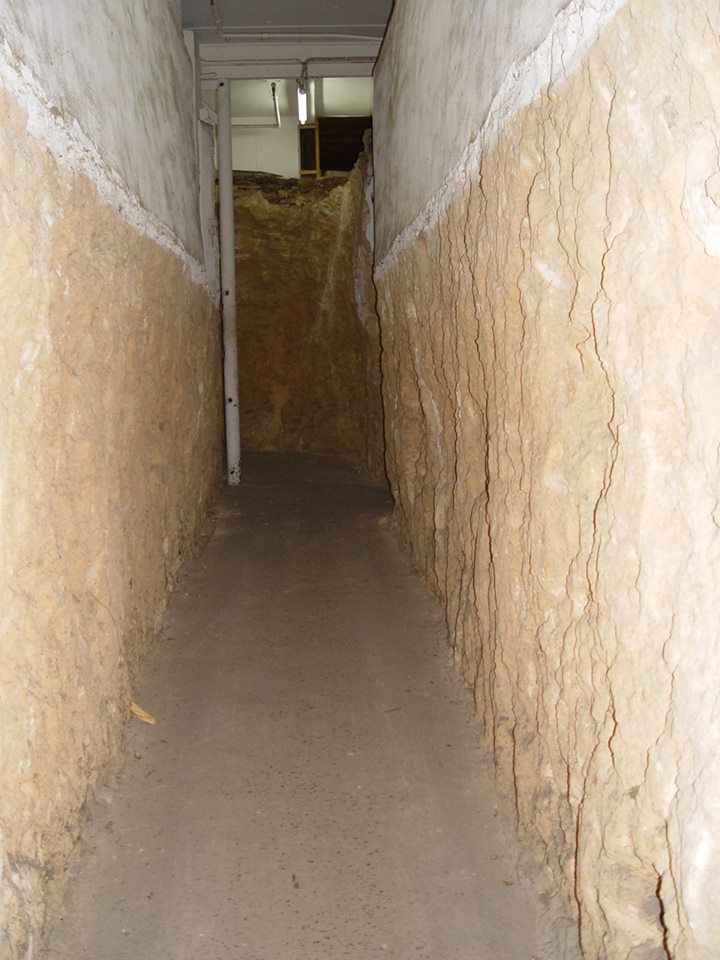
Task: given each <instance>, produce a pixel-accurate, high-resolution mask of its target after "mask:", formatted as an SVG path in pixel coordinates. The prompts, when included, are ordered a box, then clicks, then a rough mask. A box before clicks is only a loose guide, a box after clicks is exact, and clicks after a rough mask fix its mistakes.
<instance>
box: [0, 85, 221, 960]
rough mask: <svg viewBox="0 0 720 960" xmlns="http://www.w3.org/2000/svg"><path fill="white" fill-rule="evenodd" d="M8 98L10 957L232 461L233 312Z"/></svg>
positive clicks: (5, 650)
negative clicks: (223, 334)
mask: <svg viewBox="0 0 720 960" xmlns="http://www.w3.org/2000/svg"><path fill="white" fill-rule="evenodd" d="M26 124H27V118H26V115H25V113H24V111H23V110H21V109H20V107H19V106H18V105H17V104H16V102H15V101H14V100H11V99H10V98H8V97H6V96H5V95H4V94H2V93H1V92H0V237H2V242H1V243H0V314H1V315H2V317H3V329H2V347H1V349H0V378H1V380H2V400H1V402H0V437H1V438H2V440H1V455H0V522H1V524H2V540H1V546H0V611H1V613H0V616H1V617H2V656H1V657H0V729H2V751H1V752H0V838H1V843H2V847H1V850H0V855H1V856H2V861H1V863H2V875H1V879H0V955H1V956H2V957H3V960H5V958H8V960H16V958H18V960H19V958H23V960H26V958H27V957H31V956H34V955H35V953H34V951H35V949H36V948H37V946H38V936H39V931H40V929H41V927H42V923H43V911H44V906H43V903H44V894H45V892H46V881H47V880H48V879H50V878H52V877H53V876H54V874H55V872H56V870H57V868H58V867H59V866H61V865H62V861H63V858H64V856H65V854H66V853H67V851H68V850H69V848H70V847H71V845H72V842H73V838H74V835H75V830H76V825H77V817H78V812H79V810H80V808H81V806H82V804H83V802H84V800H85V797H86V794H87V791H88V789H90V790H92V789H93V787H95V786H96V785H97V783H98V775H99V771H102V770H103V769H104V768H106V766H107V765H108V764H112V763H113V761H114V759H115V757H116V751H117V748H118V746H119V741H120V736H121V732H122V728H123V726H124V724H125V722H126V719H127V717H128V713H127V710H128V701H129V696H130V691H129V680H130V677H131V675H132V670H133V666H134V665H135V664H136V663H137V661H138V658H139V655H140V653H141V651H142V649H143V647H144V645H145V644H146V642H147V640H148V639H149V638H151V637H152V636H153V634H154V633H155V632H156V631H157V629H158V627H159V624H160V619H161V616H162V613H163V610H164V607H165V602H166V597H167V594H168V591H169V589H170V587H171V586H172V585H173V582H174V580H175V577H176V575H177V574H178V571H179V570H180V567H181V566H182V563H183V561H184V560H185V559H186V558H187V557H188V555H189V554H190V553H192V552H193V550H194V549H195V547H196V545H197V543H198V539H199V537H200V535H201V533H202V527H203V524H204V522H205V519H206V515H207V510H208V507H209V505H210V503H211V501H212V499H213V497H214V495H215V492H216V489H217V486H218V483H219V479H220V470H221V448H220V440H221V423H222V392H221V386H220V382H219V372H220V369H221V363H220V356H219V329H218V317H217V311H216V310H215V308H214V307H213V305H212V303H211V300H210V298H209V296H208V294H207V292H206V291H205V289H204V288H203V287H202V286H200V285H199V284H197V283H194V282H192V281H191V279H190V278H189V276H188V273H187V272H186V269H185V268H184V267H183V264H182V262H181V260H180V259H179V258H178V257H177V256H175V255H174V254H173V253H170V252H169V251H167V250H164V249H162V248H161V247H160V246H159V245H158V244H156V243H154V242H153V241H152V240H150V239H148V238H147V237H145V236H142V235H141V234H140V233H138V232H137V231H136V230H134V229H133V228H132V227H131V226H129V225H128V224H127V222H126V221H125V220H124V219H122V217H121V216H120V215H119V213H118V211H117V210H116V209H115V208H114V207H112V206H110V205H108V204H107V203H103V202H101V200H100V199H99V196H98V192H97V188H96V186H95V184H93V183H92V182H91V181H90V180H89V179H88V178H87V177H86V176H84V175H82V174H79V173H73V172H71V171H70V170H68V169H67V168H66V167H62V166H58V164H57V163H56V162H55V160H54V159H53V158H52V156H51V155H50V153H49V152H48V150H47V149H46V147H45V145H44V144H43V143H42V142H40V141H38V140H36V139H34V138H32V137H30V136H29V135H28V133H27V129H26Z"/></svg>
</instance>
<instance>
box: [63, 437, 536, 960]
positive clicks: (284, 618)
mask: <svg viewBox="0 0 720 960" xmlns="http://www.w3.org/2000/svg"><path fill="white" fill-rule="evenodd" d="M391 508H392V504H391V501H390V499H389V496H388V494H387V493H386V491H385V490H384V489H383V488H382V487H379V486H375V485H372V484H371V483H370V482H368V481H366V480H365V479H364V478H363V476H362V475H360V474H358V473H357V472H355V471H354V470H353V469H352V468H351V467H348V466H347V465H344V464H342V463H341V462H339V461H337V460H334V459H330V458H324V457H309V456H285V455H279V454H267V455H249V456H246V458H245V462H244V479H243V483H242V485H241V487H240V488H238V489H235V490H232V491H227V492H226V493H225V494H224V495H223V497H222V499H221V502H220V505H219V510H218V518H217V524H216V528H215V533H214V536H213V537H212V539H211V541H210V542H209V544H208V545H207V547H206V549H205V550H204V552H203V554H202V555H201V556H200V557H199V558H198V559H197V560H196V561H195V562H194V563H193V564H192V565H191V567H190V569H189V570H188V573H187V575H186V577H185V579H184V580H183V582H182V584H181V585H180V587H179V588H178V590H177V591H176V592H175V595H174V597H173V600H172V602H171V605H170V609H169V611H168V615H167V617H166V622H165V628H164V631H163V634H162V637H161V638H160V640H159V641H158V642H157V644H156V645H155V646H154V648H153V649H152V651H151V653H150V655H149V656H148V658H147V659H146V661H145V663H144V666H143V671H142V675H141V676H140V677H139V678H138V682H137V684H136V687H135V690H134V696H135V699H136V701H137V702H138V703H139V704H140V705H141V706H142V707H144V708H145V709H146V710H148V711H149V712H150V713H152V714H153V715H154V716H155V717H156V719H157V723H156V724H155V725H149V724H146V723H143V722H141V721H139V720H137V719H134V720H132V721H131V724H130V726H129V728H128V732H127V735H126V741H125V761H124V766H123V768H122V770H121V772H120V774H119V776H118V777H117V779H116V781H115V782H114V783H113V784H112V785H111V786H110V787H109V788H108V789H107V790H106V791H105V792H104V793H101V795H100V796H99V798H98V799H97V800H96V801H93V803H92V804H91V805H90V808H89V809H88V811H87V817H86V822H85V826H84V830H83V834H82V838H81V841H80V843H79V845H78V848H77V851H76V854H75V856H74V858H73V862H72V864H71V868H70V870H69V876H68V878H67V881H66V883H65V894H64V901H63V902H62V903H61V904H60V905H59V907H58V909H57V916H56V920H55V922H54V924H53V925H52V927H51V930H50V934H49V936H48V942H47V949H46V956H47V957H48V958H51V960H81V958H92V960H131V958H132V960H138V958H140V957H142V958H146V960H170V958H172V960H321V958H332V960H345V958H347V960H373V958H380V957H382V958H396V960H411V958H412V960H532V958H533V957H534V956H536V955H539V944H538V943H537V932H536V919H537V914H538V906H537V904H536V903H535V902H534V901H533V899H532V894H531V893H530V892H529V889H526V888H525V886H524V885H523V884H521V883H520V882H519V881H518V878H517V876H516V873H515V864H516V851H515V850H514V848H513V847H512V845H511V843H510V842H509V841H508V839H507V837H504V836H503V828H502V820H503V817H502V816H501V815H499V814H498V800H497V797H496V795H495V791H494V785H493V776H492V768H491V766H490V764H489V762H488V759H487V756H486V754H485V753H484V748H483V746H482V742H481V741H480V739H479V734H478V728H477V724H476V721H475V720H474V718H473V713H472V705H471V700H470V697H469V695H468V694H467V692H466V691H465V690H464V688H463V687H462V685H461V683H460V682H459V680H458V679H457V678H456V677H455V675H454V674H453V672H452V670H451V668H450V667H449V664H448V648H447V640H446V631H445V628H444V625H443V623H442V619H441V616H440V613H439V610H438V608H437V606H436V604H435V603H434V601H433V600H432V598H430V597H429V596H428V594H427V592H426V589H425V587H424V585H423V584H422V582H421V581H420V579H419V578H418V576H417V575H416V574H415V572H414V571H413V569H412V567H411V564H410V561H409V559H408V558H407V557H406V556H405V555H404V553H403V552H402V550H401V548H400V546H399V545H398V542H397V539H396V535H395V533H394V531H393V529H392V523H391Z"/></svg>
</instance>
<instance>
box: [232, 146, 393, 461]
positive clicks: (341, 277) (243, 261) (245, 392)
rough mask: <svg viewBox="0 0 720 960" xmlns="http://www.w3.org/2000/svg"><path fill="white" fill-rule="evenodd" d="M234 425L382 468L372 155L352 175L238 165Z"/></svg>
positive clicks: (293, 446)
mask: <svg viewBox="0 0 720 960" xmlns="http://www.w3.org/2000/svg"><path fill="white" fill-rule="evenodd" d="M235 176H236V191H235V222H236V241H235V242H236V251H237V299H238V338H239V354H240V399H241V410H240V417H241V433H242V437H243V443H244V444H245V445H247V446H248V447H249V448H251V449H255V450H283V451H303V450H304V451H308V452H325V453H336V454H342V455H345V456H348V457H351V458H353V459H355V460H356V461H361V462H364V463H366V464H367V465H368V467H369V469H370V471H371V473H372V474H373V475H374V476H378V477H380V476H382V475H383V473H384V468H383V436H382V406H381V393H380V361H379V356H380V338H379V328H378V320H377V314H376V311H375V292H374V287H373V284H372V248H371V241H372V230H371V224H370V223H369V218H370V216H371V209H372V208H371V205H370V203H369V202H368V200H369V198H368V191H369V189H370V186H369V185H370V180H369V173H368V161H367V160H366V159H365V158H363V159H362V160H361V161H360V163H359V164H358V166H357V167H356V168H355V170H354V171H353V172H352V174H351V175H350V177H349V180H348V181H347V182H343V181H340V182H337V181H334V180H328V181H320V182H315V181H312V182H307V181H296V180H286V179H283V178H280V177H272V176H270V175H266V174H258V175H252V174H245V175H241V174H236V175H235Z"/></svg>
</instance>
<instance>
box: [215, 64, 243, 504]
mask: <svg viewBox="0 0 720 960" xmlns="http://www.w3.org/2000/svg"><path fill="white" fill-rule="evenodd" d="M217 133H218V186H219V193H220V283H221V289H222V320H223V351H224V360H223V372H224V382H225V449H226V453H227V476H228V483H229V484H230V486H231V487H235V486H237V485H238V484H239V483H240V404H239V402H238V345H237V316H236V310H237V307H236V298H235V206H234V202H233V164H232V111H231V109H230V82H229V81H228V80H220V82H219V83H218V127H217Z"/></svg>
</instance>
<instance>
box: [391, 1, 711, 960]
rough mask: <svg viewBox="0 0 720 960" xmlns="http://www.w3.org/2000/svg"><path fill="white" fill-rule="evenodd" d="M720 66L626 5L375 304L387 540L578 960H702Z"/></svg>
mask: <svg viewBox="0 0 720 960" xmlns="http://www.w3.org/2000/svg"><path fill="white" fill-rule="evenodd" d="M572 6H574V7H575V8H577V9H580V8H581V6H582V5H579V4H574V5H572ZM577 32H578V34H579V33H581V32H582V31H581V29H580V26H579V27H578V31H577ZM567 35H568V36H571V37H572V36H573V34H572V32H569V33H568V34H567ZM719 38H720V7H718V5H717V3H710V2H684V0H683V2H681V0H668V2H663V3H658V2H655V0H632V2H630V3H628V4H627V5H626V6H625V7H624V8H623V9H622V10H620V12H619V13H618V14H617V16H616V18H615V19H614V20H613V21H612V23H611V24H609V25H606V26H605V28H604V29H603V31H602V33H601V35H600V38H599V39H598V40H597V41H596V42H595V44H594V45H593V46H592V49H591V50H590V52H589V53H588V54H587V55H586V56H585V58H584V60H583V62H582V63H581V64H580V65H579V66H578V68H577V69H576V70H575V71H574V72H571V73H570V75H569V76H567V77H565V76H561V77H560V78H558V80H557V81H556V82H554V83H553V84H552V86H551V87H550V88H545V89H544V90H543V91H542V94H541V95H540V96H539V97H537V98H536V99H534V101H533V102H531V103H530V104H529V105H528V106H525V107H523V108H522V109H521V110H520V111H519V112H515V113H513V114H511V115H509V116H508V117H507V118H506V119H505V121H504V123H503V124H502V125H500V126H499V127H498V128H497V130H496V134H495V135H493V136H488V137H487V139H486V141H485V142H484V144H483V150H482V151H480V159H479V161H478V162H477V163H476V164H475V165H474V166H472V165H468V166H467V167H465V168H464V169H461V170H459V171H458V172H457V179H456V182H457V184H458V185H457V187H456V189H455V192H454V194H453V195H452V198H451V202H450V203H449V204H436V205H435V206H431V207H430V208H429V209H428V211H427V214H426V222H425V225H424V227H423V229H422V230H420V231H419V232H418V231H415V233H414V234H412V233H410V234H408V235H407V236H406V237H405V238H404V240H403V241H402V242H401V243H399V244H397V245H396V246H395V248H394V249H392V250H391V253H390V254H389V256H388V257H387V258H386V259H385V260H384V262H383V263H382V264H381V266H380V269H379V270H378V272H377V275H376V279H377V283H378V288H379V304H380V315H381V324H382V338H383V371H384V397H385V411H386V417H387V442H388V472H389V476H390V481H391V485H392V489H393V493H394V495H395V498H396V502H397V517H398V520H399V523H400V526H401V528H402V530H403V531H404V533H405V535H406V537H407V539H408V542H409V543H410V545H411V548H412V552H413V556H414V558H415V560H416V562H417V564H418V565H419V566H420V567H421V568H422V569H423V570H424V572H425V574H426V576H427V578H428V580H429V582H430V583H431V584H432V587H433V588H434V590H435V591H436V593H437V594H438V596H439V597H440V598H441V600H442V601H443V603H444V604H445V608H446V612H447V621H448V625H449V628H450V632H451V638H452V643H453V646H454V651H455V656H456V658H457V661H458V663H459V664H460V666H461V668H462V671H463V673H464V675H465V677H466V678H467V680H468V682H469V683H470V684H471V685H472V687H473V689H474V691H475V697H476V703H477V711H478V715H479V717H480V719H481V721H482V724H483V727H484V729H485V730H486V731H487V734H488V736H489V737H491V738H492V741H493V743H494V746H495V754H496V758H497V766H498V771H499V777H500V780H501V783H502V784H503V785H504V787H505V789H506V791H507V794H508V795H509V796H511V797H512V798H514V802H515V805H516V809H517V817H518V822H519V825H520V829H521V832H522V834H523V836H524V838H525V839H526V840H527V842H528V843H529V844H530V845H531V847H532V848H533V850H534V851H535V853H536V854H537V857H538V860H539V862H540V863H542V864H543V865H544V868H545V869H544V873H545V876H550V877H551V878H552V881H553V882H554V883H555V884H556V885H557V887H558V888H561V889H563V890H564V891H565V892H566V893H567V895H568V898H569V900H570V901H571V902H572V904H573V906H574V908H575V909H576V911H577V916H578V918H579V931H580V940H581V945H582V949H583V952H584V955H585V956H586V957H588V958H593V960H598V958H611V960H629V958H632V960H651V958H652V960H657V958H660V957H665V956H667V957H673V958H677V960H717V957H720V912H719V911H718V880H717V877H718V875H720V800H719V799H718V798H719V797H720V700H719V699H718V664H719V663H720V604H718V596H719V595H720V517H719V516H718V503H719V502H720V463H719V457H718V450H719V449H720V419H719V418H718V411H720V377H719V376H718V371H719V370H720V336H718V290H720V213H719V212H718V211H719V206H720V195H719V193H718V185H719V184H720V169H719V164H718V137H719V136H720V58H719V57H718V41H719ZM400 39H402V38H400ZM410 40H411V38H410ZM398 42H399V41H398ZM552 52H553V55H554V57H555V62H556V63H557V64H558V65H561V64H562V63H563V59H564V58H566V59H567V61H568V62H570V61H571V60H572V56H573V49H572V48H571V47H570V48H568V47H565V48H563V47H562V46H560V45H556V46H555V47H553V48H552ZM393 56H394V51H393V48H392V47H391V48H390V49H386V51H385V53H384V58H385V59H384V63H383V70H382V73H381V76H380V78H379V84H380V85H381V87H382V85H383V84H386V85H388V84H392V82H393V80H392V62H393ZM520 74H522V68H519V69H518V75H520ZM385 93H386V96H387V90H386V91H385ZM395 109H397V110H400V111H402V109H403V105H402V101H401V100H400V101H399V102H398V103H396V105H395ZM432 122H433V121H432V118H428V123H430V124H432ZM398 188H399V189H401V188H402V187H401V184H399V185H398ZM556 956H557V954H556Z"/></svg>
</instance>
